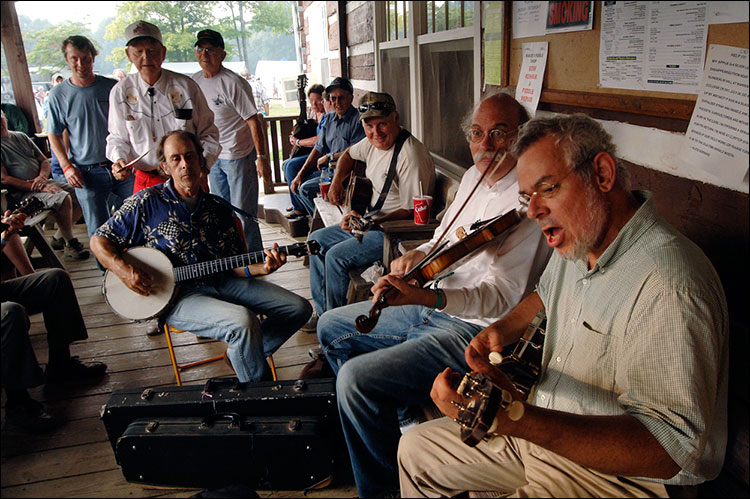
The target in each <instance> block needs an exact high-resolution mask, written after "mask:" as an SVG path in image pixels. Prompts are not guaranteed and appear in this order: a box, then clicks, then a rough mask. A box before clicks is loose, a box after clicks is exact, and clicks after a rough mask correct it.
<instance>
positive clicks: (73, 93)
mask: <svg viewBox="0 0 750 499" xmlns="http://www.w3.org/2000/svg"><path fill="white" fill-rule="evenodd" d="M62 52H63V54H64V56H65V62H66V63H67V64H68V67H70V70H71V71H72V72H73V74H72V75H71V77H70V79H68V80H65V81H63V82H62V83H61V84H59V85H57V86H56V87H53V88H52V90H51V91H50V95H49V97H48V98H47V100H48V102H49V116H48V119H49V141H50V146H51V147H52V152H53V154H54V155H55V156H56V157H57V158H58V160H59V161H60V168H62V171H63V174H64V175H65V179H66V180H67V182H68V183H69V184H70V185H71V186H73V187H75V188H76V196H77V197H78V201H79V202H80V204H81V209H82V210H83V217H84V220H86V227H87V229H88V234H89V237H91V235H92V234H93V233H94V231H95V230H96V229H97V228H98V227H99V226H100V225H101V224H103V223H104V222H105V221H106V220H107V219H108V218H109V208H108V204H107V198H108V197H109V195H110V194H111V193H114V194H116V195H117V196H119V197H120V198H122V199H125V198H127V197H128V196H130V195H131V194H132V193H133V182H134V179H133V178H127V179H125V180H115V179H114V177H113V176H112V171H111V166H112V163H111V162H110V161H108V160H107V157H106V155H105V148H106V140H107V117H108V115H109V92H110V90H111V89H112V87H114V86H115V84H116V83H117V82H116V81H115V80H112V79H109V78H104V77H102V76H97V75H95V74H94V58H95V57H96V55H97V53H98V52H97V50H96V48H95V47H94V45H93V44H92V43H91V41H90V40H89V39H88V38H86V37H84V36H77V35H74V36H70V37H68V38H66V39H65V40H63V42H62ZM65 130H67V131H68V138H69V141H70V149H69V150H68V149H67V148H66V147H65V144H64V142H63V132H64V131H65ZM53 242H54V241H53Z"/></svg>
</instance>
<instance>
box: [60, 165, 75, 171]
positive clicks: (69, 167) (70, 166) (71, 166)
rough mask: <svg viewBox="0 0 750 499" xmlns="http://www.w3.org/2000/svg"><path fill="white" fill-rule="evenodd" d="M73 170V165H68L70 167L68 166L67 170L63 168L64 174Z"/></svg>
mask: <svg viewBox="0 0 750 499" xmlns="http://www.w3.org/2000/svg"><path fill="white" fill-rule="evenodd" d="M71 168H73V165H72V164H71V165H68V166H66V167H65V168H63V169H62V171H63V173H65V172H67V171H68V170H70V169H71Z"/></svg>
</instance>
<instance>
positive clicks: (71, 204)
mask: <svg viewBox="0 0 750 499" xmlns="http://www.w3.org/2000/svg"><path fill="white" fill-rule="evenodd" d="M0 121H1V122H2V128H0V136H1V137H2V141H1V142H0V146H2V160H1V162H0V172H1V173H0V183H2V184H3V186H5V187H7V188H8V200H9V207H10V208H13V207H14V206H15V205H16V204H18V203H20V202H21V201H23V200H24V199H26V198H28V197H34V198H38V199H39V200H40V201H42V202H43V203H44V208H45V209H49V210H54V212H55V221H56V222H57V226H58V230H57V232H56V233H55V234H54V235H53V236H52V240H53V241H55V240H56V239H59V238H62V239H63V240H64V241H65V256H66V257H67V258H73V259H75V260H85V259H87V258H88V257H89V252H88V250H87V249H84V247H83V245H82V244H81V243H80V242H79V241H78V239H76V238H75V237H73V224H74V223H75V222H76V221H77V220H78V219H79V218H81V214H82V212H81V207H80V205H79V204H78V201H77V199H76V195H75V189H73V187H71V186H70V185H69V184H66V183H65V182H60V181H59V180H54V179H50V178H49V177H50V160H49V159H48V158H46V157H45V156H44V154H42V151H40V150H39V148H38V147H37V146H36V145H35V144H34V143H33V142H32V141H31V139H30V138H28V137H27V136H26V135H24V134H23V133H21V132H14V131H10V130H8V122H7V120H6V118H5V113H3V114H2V120H0ZM56 249H62V248H59V247H58V248H56Z"/></svg>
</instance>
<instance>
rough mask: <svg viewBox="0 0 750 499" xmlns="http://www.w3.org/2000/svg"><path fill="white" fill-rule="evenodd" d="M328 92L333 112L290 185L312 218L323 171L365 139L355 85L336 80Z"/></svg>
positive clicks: (339, 79) (329, 114)
mask: <svg viewBox="0 0 750 499" xmlns="http://www.w3.org/2000/svg"><path fill="white" fill-rule="evenodd" d="M326 92H327V93H328V96H329V97H330V99H331V103H332V104H333V112H330V113H328V117H327V118H326V122H325V124H324V125H323V129H322V130H321V132H320V136H319V137H318V140H317V141H315V147H314V148H313V150H312V151H311V152H310V155H309V156H307V159H306V160H305V164H304V165H302V168H300V169H299V171H298V172H297V175H296V176H295V177H294V179H293V180H292V182H291V183H290V184H289V192H291V193H293V194H297V195H298V196H299V198H298V199H299V200H300V201H302V204H303V206H304V207H305V210H306V211H307V214H308V215H310V216H313V214H314V213H315V204H314V203H313V201H312V200H313V199H314V198H315V194H316V193H317V192H320V188H319V187H318V181H319V178H320V174H321V170H322V169H323V168H328V166H329V165H330V166H333V162H334V161H335V160H337V159H338V158H339V156H341V155H342V154H343V153H344V151H345V150H346V148H347V147H349V146H351V145H353V144H356V143H357V142H359V141H360V140H362V139H364V138H365V131H364V130H363V129H362V125H361V123H360V121H359V120H360V116H359V111H357V108H355V107H353V106H352V100H353V99H354V87H352V84H351V82H350V81H349V80H348V79H346V78H340V77H339V78H334V79H333V81H332V82H331V84H330V85H328V86H327V87H326ZM305 179H306V180H305Z"/></svg>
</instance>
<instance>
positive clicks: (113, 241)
mask: <svg viewBox="0 0 750 499" xmlns="http://www.w3.org/2000/svg"><path fill="white" fill-rule="evenodd" d="M157 157H158V159H159V163H160V167H161V168H162V169H163V170H164V172H165V173H166V174H167V175H169V177H170V178H169V180H168V181H167V182H165V183H164V184H160V185H156V186H153V187H149V188H146V189H144V190H142V191H139V192H138V193H136V194H135V195H133V196H132V197H130V198H128V199H127V200H126V201H125V203H124V204H123V205H122V207H121V208H120V209H119V210H118V211H117V212H115V214H114V215H113V216H112V217H111V218H110V219H109V220H108V221H107V222H106V223H104V224H103V225H102V226H101V227H99V229H97V231H96V232H95V233H94V235H93V236H92V238H91V242H90V247H91V250H92V251H93V252H94V254H95V255H96V257H97V258H98V259H99V261H100V262H101V263H102V265H104V266H105V267H106V268H107V269H108V270H109V272H111V273H114V274H115V275H116V276H117V277H119V278H120V279H121V280H122V282H123V283H124V284H125V285H126V286H127V288H129V289H130V290H132V291H133V292H135V293H138V295H143V296H148V295H149V293H150V292H151V291H154V292H158V291H159V289H158V288H159V287H160V286H162V284H163V283H161V282H157V279H155V278H154V276H153V275H152V274H153V272H149V271H148V270H147V269H146V268H145V265H138V264H136V265H133V264H131V263H128V261H127V260H128V258H127V257H126V258H123V252H124V251H125V250H127V249H128V248H132V247H135V246H145V247H147V248H154V249H156V250H159V251H160V252H162V253H164V254H165V255H166V256H167V257H168V258H169V260H170V261H171V263H172V265H175V266H179V265H190V264H195V263H199V262H207V261H210V260H214V259H217V258H225V257H232V256H234V255H239V254H241V253H245V243H244V238H243V235H242V234H241V231H240V230H239V229H238V226H237V224H236V221H235V218H234V215H233V213H232V210H231V208H230V207H229V206H228V205H227V204H226V202H224V201H223V200H219V199H218V198H216V197H215V196H212V195H210V194H206V193H205V192H203V191H202V190H201V183H202V182H203V181H204V178H205V176H206V175H207V174H208V169H207V168H206V161H205V158H204V156H203V149H202V147H201V144H200V141H199V140H198V138H197V137H196V136H195V135H194V134H192V133H190V132H186V131H180V130H177V131H173V132H170V133H168V134H166V135H165V136H164V137H162V139H161V140H160V141H159V144H158V147H157ZM265 255H266V258H265V261H264V262H263V263H257V264H252V265H248V266H244V267H238V268H234V269H233V270H230V271H226V272H221V273H219V274H216V275H213V276H211V277H204V278H202V279H199V280H193V281H190V282H189V283H188V284H186V285H184V286H182V287H181V288H180V289H179V291H178V292H177V294H176V295H175V299H174V303H173V305H172V307H171V308H169V309H168V310H167V311H166V312H165V313H164V314H163V316H162V319H163V320H166V321H167V322H168V323H169V324H170V325H171V326H174V327H175V328H178V329H182V330H186V331H190V332H191V333H194V334H196V335H199V336H205V337H210V338H216V339H219V340H222V341H226V342H227V343H228V348H227V357H228V358H229V361H230V362H231V364H232V367H233V368H234V370H235V372H236V374H237V377H238V379H239V381H240V382H247V381H260V380H270V379H271V371H270V368H269V366H268V364H267V363H266V361H265V358H266V357H267V356H269V355H271V354H273V352H275V351H276V349H278V348H279V347H280V346H281V345H282V344H283V343H284V342H285V341H286V340H287V339H288V338H289V337H290V336H291V335H292V334H294V333H295V332H296V331H297V330H298V329H299V327H300V326H301V325H303V324H304V323H305V321H307V319H308V318H309V317H310V315H311V313H312V308H311V306H310V304H309V303H308V302H307V300H305V299H304V298H302V297H301V296H298V295H296V294H294V293H292V292H290V291H287V290H285V289H283V288H281V287H279V286H276V285H274V284H271V283H269V282H266V281H264V280H261V279H255V278H254V276H261V275H267V274H270V273H271V272H273V271H275V270H276V269H278V268H279V267H280V266H281V265H283V264H284V263H285V262H286V254H284V253H283V252H281V251H279V249H278V245H275V247H274V248H273V249H270V250H268V249H267V250H265ZM108 299H110V297H109V296H108ZM256 314H263V315H265V316H266V317H267V318H266V319H265V320H264V321H263V323H262V324H261V323H259V321H258V318H257V316H256Z"/></svg>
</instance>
